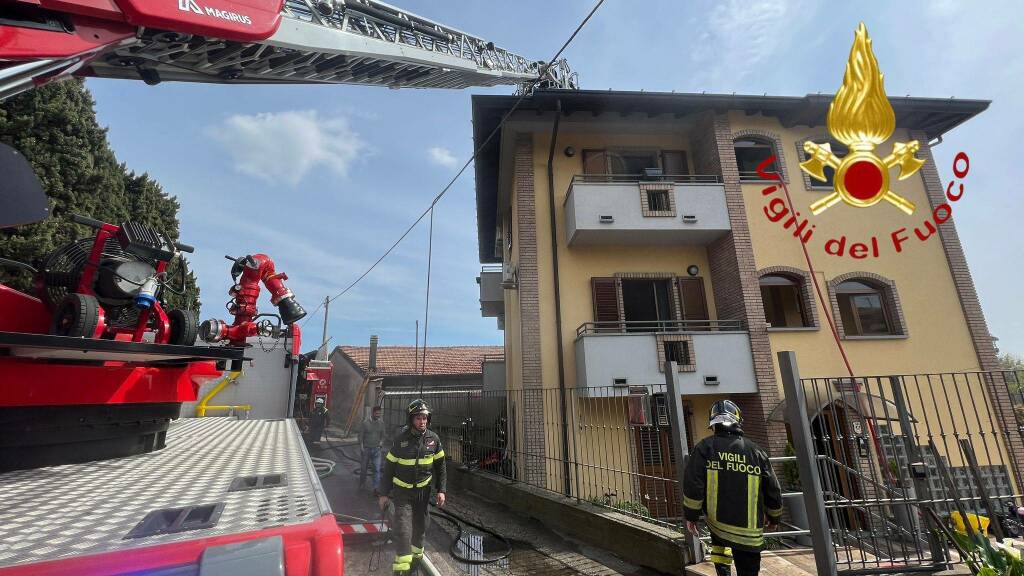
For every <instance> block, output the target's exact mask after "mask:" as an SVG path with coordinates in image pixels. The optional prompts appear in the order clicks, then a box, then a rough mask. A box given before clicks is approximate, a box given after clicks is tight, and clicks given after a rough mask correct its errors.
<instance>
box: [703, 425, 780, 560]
mask: <svg viewBox="0 0 1024 576" xmlns="http://www.w3.org/2000/svg"><path fill="white" fill-rule="evenodd" d="M683 510H684V511H685V513H686V519H687V520H690V521H696V520H697V519H699V518H700V516H701V512H703V513H704V517H705V522H707V525H708V528H709V529H710V530H711V532H712V533H714V534H715V535H716V536H718V537H719V538H721V539H722V540H725V541H727V542H729V543H731V544H733V545H735V546H736V547H739V548H741V549H746V550H760V549H761V547H762V546H763V545H764V518H765V515H767V516H768V517H770V518H772V519H773V520H775V521H777V520H778V519H779V518H780V517H781V516H782V491H781V490H780V489H779V481H778V479H777V478H776V477H775V472H774V471H772V467H771V463H770V461H769V460H768V455H767V454H765V452H764V451H763V450H761V448H759V447H758V446H757V444H755V443H754V442H752V441H750V440H747V439H746V438H744V437H743V435H742V433H740V432H739V431H735V432H718V433H716V434H715V435H714V436H711V437H708V438H705V439H704V440H702V441H701V442H700V443H699V444H697V446H696V447H694V449H693V453H692V454H691V455H690V459H689V461H688V462H687V464H686V473H685V477H684V478H683Z"/></svg>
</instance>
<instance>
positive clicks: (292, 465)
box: [0, 0, 576, 576]
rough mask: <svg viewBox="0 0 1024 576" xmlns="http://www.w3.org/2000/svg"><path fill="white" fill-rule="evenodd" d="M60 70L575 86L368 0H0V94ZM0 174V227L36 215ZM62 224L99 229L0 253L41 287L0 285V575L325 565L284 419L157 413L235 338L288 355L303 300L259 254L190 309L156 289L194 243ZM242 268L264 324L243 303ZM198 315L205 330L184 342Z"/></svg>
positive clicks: (324, 385)
mask: <svg viewBox="0 0 1024 576" xmlns="http://www.w3.org/2000/svg"><path fill="white" fill-rule="evenodd" d="M542 73H543V74H544V77H543V78H538V77H539V76H540V75H541V74H542ZM68 76H92V77H102V78H120V79H135V80H142V81H144V82H146V83H147V84H157V83H160V82H163V81H186V82H206V83H225V84H250V83H316V84H367V85H377V86H388V87H391V88H402V87H419V88H465V87H469V86H494V85H499V84H519V85H526V84H527V83H530V84H531V85H534V84H535V85H537V86H542V87H558V88H574V87H575V84H576V78H575V75H574V74H573V73H572V72H571V71H570V70H569V68H568V66H567V65H566V64H565V63H564V62H559V63H557V64H556V65H546V64H545V63H543V62H538V61H531V60H528V59H526V58H523V57H522V56H519V55H517V54H514V53H512V52H510V51H508V50H505V49H502V48H500V47H497V46H495V45H494V43H492V42H487V41H485V40H484V39H482V38H479V37H476V36H473V35H470V34H467V33H465V32H462V31H459V30H457V29H454V28H452V27H449V26H444V25H442V24H439V23H437V22H433V21H431V20H428V19H426V18H423V17H420V16H417V15H415V14H412V13H409V12H408V11H404V10H401V9H398V8H395V7H393V6H390V5H388V4H385V3H383V2H379V1H377V0H178V1H177V2H175V1H174V0H159V1H155V0H12V1H8V2H4V3H3V4H2V5H0V100H3V99H5V98H8V97H10V96H12V95H15V94H18V93H20V92H23V91H26V90H30V89H32V88H34V87H36V86H39V85H42V84H45V83H47V82H51V81H54V80H58V79H60V78H64V77H68ZM538 80H539V81H538ZM0 174H3V175H4V178H3V179H2V181H0V227H4V226H11V225H20V224H28V223H31V222H37V221H39V220H42V219H43V218H45V217H47V212H46V209H47V208H46V207H47V201H46V198H45V196H44V195H43V193H42V190H41V188H40V186H39V183H38V180H36V179H35V176H34V175H32V174H31V168H30V167H29V165H28V163H27V162H25V161H24V159H23V158H21V157H20V156H18V154H17V153H16V152H15V151H13V150H11V149H9V148H6V147H0ZM75 221H76V222H78V223H80V224H85V225H87V226H91V227H93V228H95V229H96V230H97V235H96V236H95V237H94V238H91V239H88V238H86V239H83V240H81V241H77V242H74V243H72V244H69V245H68V246H65V247H63V248H61V249H60V250H58V251H57V252H56V253H54V254H52V255H51V257H50V258H48V259H47V261H46V262H44V263H42V264H41V267H40V268H36V267H35V266H34V265H32V264H29V263H18V262H11V261H9V260H2V259H0V265H4V266H8V267H15V268H21V269H23V270H24V271H25V273H28V274H32V275H33V277H34V278H35V279H36V288H37V290H36V291H35V293H33V294H27V293H24V292H20V291H17V290H14V289H12V288H10V287H7V286H4V285H0V503H2V504H0V574H2V575H29V574H32V575H48V574H90V575H93V574H94V575H100V574H103V575H111V574H112V575H125V576H127V575H129V574H132V575H135V574H142V573H144V574H147V575H166V576H171V575H179V574H201V575H202V576H219V575H222V574H224V575H227V574H268V575H269V574H275V575H276V574H281V575H283V574H287V575H288V576H297V575H318V576H319V575H322V576H327V575H332V576H333V575H337V574H341V573H342V571H343V563H342V540H341V534H340V532H339V528H338V525H337V524H336V522H335V518H334V516H333V514H332V511H331V508H330V504H329V503H328V501H327V499H326V497H325V496H324V493H323V489H322V487H321V485H320V482H319V479H318V478H317V475H316V472H315V470H314V467H313V465H312V462H311V459H310V457H309V455H308V453H307V452H306V450H305V448H304V446H303V443H302V441H301V440H302V438H301V432H300V429H299V427H298V426H297V425H296V420H294V419H274V420H234V419H229V418H200V419H187V420H180V421H173V422H172V420H175V418H176V417H177V415H178V413H179V410H180V407H181V404H182V403H183V402H192V401H195V400H196V395H197V392H198V389H199V387H200V385H201V384H203V383H204V382H206V381H207V380H209V379H211V378H217V377H219V375H220V374H221V373H222V371H223V370H226V369H237V367H238V366H239V365H240V363H242V362H243V361H244V360H245V348H244V347H243V346H242V344H243V343H244V341H245V338H246V337H247V336H252V335H253V334H263V333H272V334H276V335H278V336H281V335H284V336H286V337H287V338H288V342H289V346H290V351H291V354H290V355H289V356H290V361H296V360H297V359H298V356H299V345H300V334H299V331H298V328H297V326H296V325H295V324H294V321H295V320H296V319H297V318H301V315H300V313H301V314H304V312H301V307H299V308H296V307H297V303H296V302H294V297H293V296H291V295H290V293H287V294H286V293H285V292H284V289H283V284H281V283H280V282H279V281H280V280H283V278H282V277H281V276H280V275H276V272H274V271H273V266H272V263H271V265H270V266H269V268H268V267H267V262H266V261H265V260H264V255H262V254H255V255H252V256H248V257H243V258H239V259H233V260H235V266H236V267H238V271H239V272H240V274H239V276H238V278H241V279H242V280H246V279H248V281H249V284H245V282H243V281H238V280H237V278H236V281H237V282H238V283H237V284H236V286H235V287H234V288H232V296H233V298H235V303H236V304H237V306H236V309H235V310H234V311H232V314H233V315H234V316H235V322H234V323H232V324H230V325H229V324H228V323H227V322H222V321H210V322H207V323H204V324H203V326H202V327H200V326H199V325H198V323H197V322H196V319H195V317H194V315H192V314H191V313H190V312H188V311H185V310H170V309H168V307H167V306H166V299H165V298H164V296H163V292H164V291H167V290H171V291H173V290H174V289H175V282H176V279H175V278H172V277H171V274H170V272H169V271H168V270H169V269H168V264H169V262H170V261H172V260H174V259H176V258H178V257H179V256H180V253H181V252H185V251H190V247H188V246H186V245H182V244H175V243H173V242H171V241H170V240H169V239H168V238H166V236H164V235H163V234H162V233H161V232H160V231H159V230H153V229H149V228H147V227H145V226H140V225H138V224H137V223H120V224H111V223H103V222H96V221H94V220H91V219H89V218H87V217H84V216H83V217H79V218H77V219H76V220H75ZM0 256H2V255H0ZM268 270H269V272H268ZM233 272H234V269H233ZM233 275H234V274H233ZM182 279H183V277H182ZM258 282H262V283H263V284H264V285H265V286H266V287H267V289H268V290H269V291H270V292H271V295H272V298H273V300H272V302H273V303H274V304H275V305H276V306H278V309H279V312H280V314H279V316H278V318H279V322H278V324H276V325H269V324H267V323H266V322H265V320H266V319H265V318H260V317H258V315H257V313H256V310H255V298H256V295H258V293H257V294H256V295H253V293H252V292H251V288H252V286H253V284H254V283H258ZM257 289H258V287H257ZM247 290H248V292H247ZM275 331H276V332H275ZM197 333H201V336H202V339H203V340H205V341H206V342H208V343H217V345H212V346H197V345H195V340H196V336H197ZM225 344H226V345H225ZM325 375H329V366H327V367H325V366H314V365H312V364H311V365H309V366H307V367H306V369H304V370H303V371H302V372H301V373H300V376H299V378H298V383H297V384H298V386H297V387H296V388H295V390H296V394H297V396H298V397H296V398H294V402H293V403H291V404H290V405H296V406H299V407H300V409H299V410H297V411H296V414H295V415H296V416H299V417H302V416H303V414H301V407H305V408H306V409H307V410H308V409H310V408H311V407H312V406H313V405H314V404H315V402H316V399H317V398H319V397H322V396H326V395H327V394H328V392H329V385H328V384H329V376H327V377H326V378H325ZM288 385H291V383H288V382H283V383H282V386H288ZM302 395H304V396H305V397H301V396H302ZM326 402H327V403H328V405H329V398H326Z"/></svg>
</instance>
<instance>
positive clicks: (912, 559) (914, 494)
mask: <svg viewBox="0 0 1024 576" xmlns="http://www.w3.org/2000/svg"><path fill="white" fill-rule="evenodd" d="M780 365H783V366H784V364H783V363H782V362H780ZM783 369H784V371H785V368H783ZM1019 382H1021V380H1019V379H1018V377H1017V374H1015V373H1013V372H958V373H941V374H912V375H899V376H884V377H859V378H807V379H803V380H800V385H801V388H802V390H801V391H800V392H801V393H800V394H793V390H791V389H790V387H788V386H787V391H786V402H787V403H788V402H790V401H793V399H794V396H803V399H804V404H805V406H804V409H805V412H804V415H803V416H802V419H804V422H803V423H800V422H797V421H795V420H793V415H794V414H795V412H793V411H791V412H790V418H789V424H790V429H791V431H792V432H793V434H803V432H801V431H800V430H801V428H804V429H805V430H807V431H808V433H809V438H806V439H805V440H804V443H805V445H806V446H807V447H808V448H809V451H810V452H811V454H810V455H808V458H807V459H808V460H813V461H814V462H815V464H814V470H813V472H816V473H817V476H818V478H816V479H815V480H814V482H813V484H814V486H812V487H809V486H807V485H805V486H804V489H805V490H808V489H810V490H812V492H814V493H817V494H820V496H819V499H818V500H817V503H816V502H813V501H812V500H810V499H808V500H806V502H808V506H809V507H810V508H812V509H813V508H814V507H815V506H816V505H817V504H820V507H821V509H822V516H823V520H824V523H825V524H826V526H824V528H825V529H826V531H827V534H828V536H829V538H827V539H823V540H821V541H819V542H817V543H816V545H815V548H816V553H817V554H827V555H830V556H831V558H829V559H826V560H829V562H828V563H830V564H831V565H832V566H833V568H832V570H834V571H835V572H837V573H841V574H876V573H893V572H913V571H935V570H942V569H945V568H947V567H948V566H950V565H953V564H957V563H959V562H961V559H960V558H959V556H958V555H957V554H956V553H955V552H953V551H951V550H950V547H949V542H948V538H947V537H946V535H945V534H943V531H945V530H949V529H954V526H955V525H956V524H957V521H958V518H959V519H961V520H962V519H963V518H964V517H965V516H968V515H971V514H977V515H980V516H985V517H987V518H989V520H990V521H991V524H990V533H992V534H994V535H997V536H1001V535H1002V534H1003V533H1005V532H1007V531H1010V532H1024V527H1022V526H1021V525H1020V524H1019V523H1017V521H1016V513H1015V510H1016V507H1017V506H1018V504H1019V503H1020V501H1021V488H1020V475H1019V474H1020V470H1021V469H1020V462H1019V459H1020V457H1021V454H1022V452H1021V448H1022V443H1021V428H1017V427H1014V426H1013V425H1007V424H1012V423H1014V422H1015V420H1014V414H1017V413H1018V411H1019V408H1020V406H1022V405H1024V397H1022V395H1021V393H1020V386H1019ZM801 424H804V426H801ZM798 443H799V442H798ZM799 455H800V454H798V456H799ZM813 472H812V473H813ZM1008 511H1014V512H1011V513H1009V514H1008V513H1007V512H1008ZM803 513H805V514H807V513H810V514H811V516H813V514H814V510H809V511H808V510H805V511H804V512H803ZM811 527H812V530H813V529H814V522H813V521H812V522H811ZM820 562H821V559H819V571H822V568H821V566H822V564H821V563H820Z"/></svg>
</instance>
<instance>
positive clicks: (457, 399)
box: [384, 385, 682, 527]
mask: <svg viewBox="0 0 1024 576" xmlns="http://www.w3.org/2000/svg"><path fill="white" fill-rule="evenodd" d="M664 391H665V386H664V385H655V386H639V387H626V388H624V387H613V386H607V387H592V388H590V389H588V391H587V394H581V393H579V391H578V390H576V389H569V390H566V391H565V398H566V406H567V410H566V413H567V422H566V425H567V426H568V438H569V449H568V454H569V458H568V460H565V459H564V458H563V457H562V455H563V450H562V444H561V443H562V434H561V431H562V420H561V413H560V409H559V407H560V402H561V398H562V392H561V391H560V390H559V389H557V388H544V389H527V390H500V391H493V392H492V391H486V392H470V391H466V392H460V393H453V394H434V395H431V397H429V398H427V401H428V402H429V403H430V405H431V409H432V410H433V413H432V420H431V429H432V430H434V431H435V432H437V434H438V435H439V436H440V437H441V441H442V443H443V445H444V450H445V454H446V455H448V457H449V458H450V461H449V462H450V463H451V464H458V465H462V466H466V467H467V468H470V469H473V470H480V471H484V472H489V473H493V474H497V475H500V476H503V477H505V478H508V479H510V480H513V481H516V482H522V483H524V484H528V485H531V486H534V487H537V488H541V489H544V490H548V491H550V492H553V493H558V494H561V495H566V487H568V492H569V494H568V495H569V496H571V497H573V498H575V499H576V500H577V501H589V502H590V503H592V504H595V505H598V506H602V507H607V508H611V509H613V510H616V511H618V512H621V513H624V514H627V515H630V516H633V517H635V518H640V519H643V520H646V521H649V522H652V523H656V524H659V525H664V526H673V527H674V526H677V525H678V523H679V522H680V520H681V518H682V502H680V501H679V497H678V494H679V483H678V480H677V479H676V473H675V460H676V455H675V454H674V453H673V450H672V441H671V436H670V434H671V433H672V429H671V426H670V425H669V424H668V417H667V408H666V407H665V403H664ZM414 397H415V393H410V394H408V395H389V396H387V397H385V404H384V415H385V419H386V420H387V421H388V422H389V425H391V426H399V425H401V424H402V422H403V419H404V414H405V412H404V411H405V406H406V405H407V404H408V403H409V402H410V401H411V400H412V399H413V398H414ZM567 471H568V475H567Z"/></svg>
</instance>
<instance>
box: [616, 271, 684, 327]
mask: <svg viewBox="0 0 1024 576" xmlns="http://www.w3.org/2000/svg"><path fill="white" fill-rule="evenodd" d="M669 289H670V281H669V280H667V279H665V280H623V281H622V305H623V317H624V318H625V320H626V331H627V332H654V331H665V330H669V329H670V328H671V323H672V321H673V320H675V315H674V314H673V313H672V309H671V305H672V304H671V301H672V295H671V292H670V291H669Z"/></svg>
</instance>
